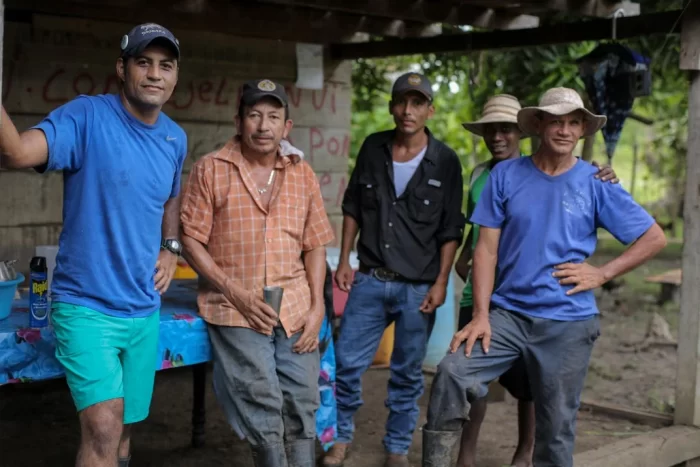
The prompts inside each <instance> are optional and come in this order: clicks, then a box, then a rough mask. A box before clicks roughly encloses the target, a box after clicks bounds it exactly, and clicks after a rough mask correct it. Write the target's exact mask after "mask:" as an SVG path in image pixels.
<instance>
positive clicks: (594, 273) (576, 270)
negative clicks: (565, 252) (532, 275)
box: [552, 263, 607, 295]
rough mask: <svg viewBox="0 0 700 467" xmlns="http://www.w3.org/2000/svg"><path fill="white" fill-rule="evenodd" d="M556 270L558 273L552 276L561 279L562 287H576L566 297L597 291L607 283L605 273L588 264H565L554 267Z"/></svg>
mask: <svg viewBox="0 0 700 467" xmlns="http://www.w3.org/2000/svg"><path fill="white" fill-rule="evenodd" d="M554 269H556V271H555V272H554V274H552V275H553V276H554V277H556V278H557V279H559V283H560V284H561V285H572V284H573V285H575V287H574V288H572V289H571V290H569V291H567V292H566V295H573V294H575V293H579V292H583V291H584V290H591V289H595V288H597V287H600V286H601V285H603V284H604V283H605V282H607V280H606V279H605V274H604V273H603V271H602V270H601V269H600V268H597V267H595V266H591V265H590V264H588V263H564V264H559V265H557V266H554Z"/></svg>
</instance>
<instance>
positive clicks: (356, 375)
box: [324, 73, 464, 467]
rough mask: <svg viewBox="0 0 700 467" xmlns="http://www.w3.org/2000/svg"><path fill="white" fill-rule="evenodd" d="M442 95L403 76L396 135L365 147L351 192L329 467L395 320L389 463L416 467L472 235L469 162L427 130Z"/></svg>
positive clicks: (423, 81)
mask: <svg viewBox="0 0 700 467" xmlns="http://www.w3.org/2000/svg"><path fill="white" fill-rule="evenodd" d="M432 97H433V96H432V89H431V84H430V82H429V81H428V79H427V78H426V77H425V76H423V75H420V74H417V73H407V74H405V75H403V76H401V77H399V78H398V80H397V81H396V83H394V87H393V89H392V100H391V103H390V105H389V108H390V111H391V114H392V115H393V117H394V122H395V123H396V128H395V129H394V130H391V131H385V132H381V133H375V134H373V135H371V136H369V137H368V138H367V139H366V140H365V142H364V144H363V145H362V148H361V149H360V153H359V155H358V156H357V163H356V165H355V170H354V171H353V174H352V176H351V177H350V182H349V183H348V187H347V190H346V192H345V197H344V199H343V214H344V217H343V239H342V247H341V254H340V262H339V265H338V270H337V272H336V281H337V283H338V286H339V288H340V289H341V290H345V291H350V296H349V297H348V302H347V305H346V307H345V311H344V313H343V319H342V323H341V328H340V338H339V339H338V342H337V347H336V362H337V369H336V394H337V401H338V441H337V442H336V444H335V445H334V446H333V448H332V449H331V450H330V451H329V453H328V454H327V455H326V457H325V458H324V465H325V466H340V465H342V462H343V460H344V459H345V457H346V456H347V452H348V448H349V445H350V443H351V441H352V435H353V431H354V425H353V421H352V419H353V415H354V414H355V412H356V411H357V409H358V408H359V407H360V406H361V405H362V400H361V386H360V383H361V377H362V374H363V373H364V372H365V371H366V370H367V368H368V367H369V366H370V364H371V363H372V359H373V356H374V354H375V352H376V350H377V347H378V345H379V341H380V340H381V337H382V335H383V333H384V330H385V329H386V327H387V326H388V325H389V324H391V323H392V322H393V323H395V330H394V332H395V335H394V342H395V343H394V350H393V354H392V358H391V378H390V380H389V385H388V386H389V387H388V390H389V397H388V399H387V406H388V407H389V410H390V414H389V419H388V420H387V425H386V430H387V433H386V435H385V437H384V447H385V448H386V451H387V454H388V456H387V462H386V464H385V465H386V466H392V467H394V466H396V467H399V466H408V460H407V457H406V455H407V453H408V449H409V447H410V444H411V439H412V435H413V431H414V429H415V426H416V422H417V419H418V413H419V409H418V403H417V401H418V398H419V397H420V396H421V394H422V393H423V374H422V363H423V359H424V358H425V353H426V348H427V344H428V337H429V336H430V331H431V329H432V326H433V323H434V322H435V315H434V311H435V309H436V308H437V307H439V306H440V305H442V304H443V303H444V301H445V295H446V288H447V282H448V279H449V275H450V269H451V267H452V265H453V262H454V258H455V252H456V250H457V246H458V244H459V243H460V242H461V240H462V236H463V232H464V216H463V214H462V192H463V189H464V188H463V185H462V167H461V164H460V162H459V159H458V158H457V155H456V154H455V152H454V151H453V150H452V149H450V148H449V147H447V146H446V145H445V144H443V143H442V142H440V141H438V140H437V139H435V137H434V136H433V135H432V134H431V133H430V131H429V130H428V129H427V128H426V127H425V122H426V120H427V119H428V118H430V117H431V116H432V115H433V112H434V108H433V105H432ZM358 232H359V234H360V238H359V241H358V244H357V251H358V255H359V259H360V269H359V271H358V272H356V273H355V275H354V279H353V272H352V270H351V268H350V265H349V255H350V251H351V250H352V248H353V245H354V243H355V239H356V237H357V234H358Z"/></svg>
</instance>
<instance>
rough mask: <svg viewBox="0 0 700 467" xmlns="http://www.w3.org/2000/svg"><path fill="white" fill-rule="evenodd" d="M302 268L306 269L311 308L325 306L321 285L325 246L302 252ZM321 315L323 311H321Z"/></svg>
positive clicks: (324, 279)
mask: <svg viewBox="0 0 700 467" xmlns="http://www.w3.org/2000/svg"><path fill="white" fill-rule="evenodd" d="M303 259H304V268H305V269H306V279H307V280H308V281H309V287H310V288H311V308H312V309H314V310H315V309H316V308H320V309H321V311H325V310H323V307H324V306H325V301H324V299H323V285H324V283H325V282H326V247H325V246H321V247H318V248H314V249H313V250H310V251H306V252H304V255H303ZM321 315H323V313H321Z"/></svg>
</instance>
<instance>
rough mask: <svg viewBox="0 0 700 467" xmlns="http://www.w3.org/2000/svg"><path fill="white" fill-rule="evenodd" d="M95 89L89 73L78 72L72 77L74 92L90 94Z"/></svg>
mask: <svg viewBox="0 0 700 467" xmlns="http://www.w3.org/2000/svg"><path fill="white" fill-rule="evenodd" d="M94 90H95V80H94V79H93V78H92V76H90V74H89V73H80V74H79V75H78V76H76V77H75V78H73V91H74V92H75V93H76V94H78V95H79V94H92V93H93V91H94Z"/></svg>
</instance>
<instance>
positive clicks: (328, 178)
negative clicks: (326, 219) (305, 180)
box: [318, 172, 333, 204]
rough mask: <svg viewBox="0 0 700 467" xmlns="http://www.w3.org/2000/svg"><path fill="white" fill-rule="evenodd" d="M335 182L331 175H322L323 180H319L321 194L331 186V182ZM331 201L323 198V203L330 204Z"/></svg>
mask: <svg viewBox="0 0 700 467" xmlns="http://www.w3.org/2000/svg"><path fill="white" fill-rule="evenodd" d="M332 181H333V177H332V176H331V174H330V173H328V172H324V173H323V174H321V178H320V179H319V180H318V184H319V185H320V186H321V193H323V188H324V187H326V186H328V185H330V184H331V182H332ZM329 201H330V199H328V198H326V197H325V196H323V203H324V204H325V203H328V202H329Z"/></svg>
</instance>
